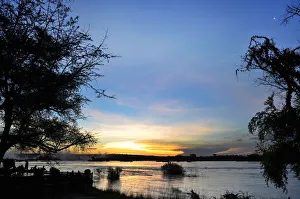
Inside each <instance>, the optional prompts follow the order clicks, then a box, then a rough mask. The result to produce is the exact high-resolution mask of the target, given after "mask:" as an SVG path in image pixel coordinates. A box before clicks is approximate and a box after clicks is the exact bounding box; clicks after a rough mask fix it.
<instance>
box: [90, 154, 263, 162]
mask: <svg viewBox="0 0 300 199" xmlns="http://www.w3.org/2000/svg"><path fill="white" fill-rule="evenodd" d="M260 159H261V156H259V155H257V154H251V155H247V156H242V155H214V156H198V157H197V156H196V155H190V156H145V155H122V154H110V155H105V156H99V157H97V156H92V157H91V159H89V160H88V161H92V162H108V161H123V162H132V161H156V162H195V161H260Z"/></svg>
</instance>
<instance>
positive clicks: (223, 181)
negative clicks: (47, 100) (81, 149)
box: [29, 161, 300, 199]
mask: <svg viewBox="0 0 300 199" xmlns="http://www.w3.org/2000/svg"><path fill="white" fill-rule="evenodd" d="M29 164H30V165H29V167H32V166H34V165H37V166H38V167H41V166H46V168H47V167H49V165H47V163H46V162H30V163H29ZM163 164H164V163H163V162H154V161H139V162H113V161H112V162H87V161H61V162H59V163H58V164H57V165H54V166H55V167H57V168H59V169H60V170H61V171H72V170H74V171H75V172H77V171H78V170H79V171H81V172H82V171H84V170H85V169H91V170H92V171H93V172H94V186H95V187H96V188H99V189H113V190H118V191H120V192H123V193H127V194H143V195H148V194H150V195H152V196H162V195H163V196H168V194H169V193H171V192H172V193H173V194H174V193H181V194H185V193H187V192H189V191H190V190H191V189H193V190H194V191H195V192H197V193H199V194H200V195H205V196H209V197H211V196H217V197H218V196H220V195H221V194H224V193H225V192H226V191H233V192H235V193H236V192H239V191H242V192H244V193H248V194H249V195H253V196H255V197H256V198H268V199H269V198H276V199H277V198H288V197H290V198H291V199H294V198H300V181H298V180H297V179H295V178H293V176H292V175H290V176H289V184H288V186H287V187H288V193H287V194H284V193H283V192H282V190H281V189H276V188H274V187H273V186H272V185H269V187H268V186H267V185H266V183H265V181H264V178H263V177H262V169H261V168H260V164H259V162H234V161H228V162H223V161H222V162H217V161H207V162H180V163H179V164H180V165H181V166H183V167H184V169H185V171H186V175H185V176H184V177H179V178H178V177H177V178H170V177H166V176H164V175H163V174H162V172H161V170H160V167H161V166H162V165H163ZM108 166H113V167H116V166H119V167H122V169H123V171H122V173H121V177H120V180H118V181H115V182H113V183H110V182H109V181H108V180H107V179H106V176H107V167H108ZM96 169H97V170H98V171H101V172H100V173H98V172H97V171H96Z"/></svg>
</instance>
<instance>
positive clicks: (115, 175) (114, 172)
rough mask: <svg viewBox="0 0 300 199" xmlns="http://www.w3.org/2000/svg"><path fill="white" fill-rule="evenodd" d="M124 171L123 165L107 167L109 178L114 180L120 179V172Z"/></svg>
mask: <svg viewBox="0 0 300 199" xmlns="http://www.w3.org/2000/svg"><path fill="white" fill-rule="evenodd" d="M121 172H122V168H121V167H115V168H113V167H108V168H107V173H108V174H107V179H109V180H111V181H114V180H118V179H120V174H121Z"/></svg>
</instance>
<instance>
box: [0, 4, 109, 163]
mask: <svg viewBox="0 0 300 199" xmlns="http://www.w3.org/2000/svg"><path fill="white" fill-rule="evenodd" d="M69 14H70V8H69V7H68V5H67V4H65V3H64V0H62V1H60V0H37V1H36V0H0V127H1V128H0V129H1V130H0V160H1V159H2V158H3V156H4V154H5V153H6V151H7V150H8V149H10V148H16V149H19V150H23V151H29V150H33V151H34V152H40V153H47V154H52V153H55V152H58V151H61V150H64V149H66V148H69V147H71V146H77V147H85V146H88V145H91V144H94V143H96V139H95V138H94V137H93V135H92V134H91V133H89V132H82V130H81V129H80V128H79V127H78V124H77V122H76V121H77V120H78V119H83V118H84V115H83V113H82V106H83V105H84V104H85V103H87V102H88V101H89V100H88V99H87V98H86V96H84V95H82V94H81V93H80V89H81V88H83V87H86V88H89V89H91V90H93V91H94V92H95V93H96V95H97V96H98V97H109V98H113V96H109V95H107V94H106V93H105V90H102V89H98V88H96V87H95V86H94V83H93V82H95V81H96V80H97V78H99V77H102V76H103V75H102V74H100V73H99V68H98V66H99V65H103V63H104V61H108V60H109V59H110V58H112V57H114V56H113V55H110V54H108V53H105V52H104V49H105V48H104V44H103V42H102V43H100V45H97V46H95V45H94V44H93V43H92V39H91V37H90V35H89V33H88V32H86V31H82V30H81V29H80V27H79V26H78V17H71V16H70V15H69Z"/></svg>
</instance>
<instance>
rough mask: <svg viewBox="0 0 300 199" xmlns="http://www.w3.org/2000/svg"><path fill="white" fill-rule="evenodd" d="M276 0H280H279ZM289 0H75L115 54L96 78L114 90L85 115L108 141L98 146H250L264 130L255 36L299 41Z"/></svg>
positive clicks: (171, 149)
mask: <svg viewBox="0 0 300 199" xmlns="http://www.w3.org/2000/svg"><path fill="white" fill-rule="evenodd" d="M271 2H272V3H271ZM289 2H291V1H286V0H273V1H267V0H194V1H193V0H187V1H184V0H180V1H179V0H178V1H177V0H172V1H171V0H164V1H160V0H151V1H150V0H149V1H146V0H145V1H144V0H136V1H131V0H126V1H125V0H119V1H117V0H101V1H100V0H88V1H81V0H74V2H73V3H72V9H73V14H75V15H78V16H79V17H80V25H81V27H82V28H83V29H85V30H89V32H90V33H91V35H92V38H93V39H94V41H95V42H96V43H100V42H101V40H102V39H103V37H104V35H105V32H106V31H107V30H108V38H107V40H106V41H105V44H106V47H107V48H108V49H107V52H112V53H113V54H115V55H120V56H121V57H119V58H115V59H112V60H111V61H110V62H109V63H105V66H101V71H102V73H103V74H104V75H105V77H104V78H101V79H99V81H98V82H97V83H95V85H97V86H98V87H99V88H104V89H106V90H107V92H108V94H112V95H116V99H115V100H111V99H105V98H102V99H96V98H95V95H94V94H93V93H92V92H91V91H90V90H85V89H83V90H82V92H83V93H84V94H85V95H87V96H88V97H89V98H90V99H91V100H92V101H91V103H89V104H88V105H86V106H85V107H84V113H85V114H86V116H87V119H86V120H85V121H79V124H80V125H81V126H82V127H83V129H84V130H89V131H91V132H93V133H95V134H96V136H97V137H98V138H99V140H100V142H99V144H98V146H97V147H96V149H93V150H89V152H90V153H127V154H153V155H177V154H183V153H184V154H185V155H189V154H190V153H196V154H197V155H211V154H213V153H218V154H247V153H251V152H253V151H254V148H255V145H256V144H255V141H256V138H255V137H254V136H250V135H249V134H248V132H247V124H248V122H249V120H250V118H251V117H252V116H253V115H254V114H255V113H256V112H257V111H259V110H261V109H262V108H263V102H264V99H265V98H266V97H267V96H268V95H269V94H270V91H269V89H268V88H263V87H258V86H257V85H255V84H254V81H253V80H254V75H253V74H241V75H239V76H238V78H237V77H236V75H235V70H236V69H237V68H239V66H241V64H242V60H241V56H242V55H243V54H244V53H245V52H246V50H247V46H248V44H249V40H250V37H251V36H253V35H264V36H268V37H272V38H274V40H275V42H276V43H277V44H278V45H279V46H282V47H284V46H290V47H294V46H295V45H297V44H298V42H297V40H298V39H299V37H298V35H299V27H298V26H297V21H291V22H290V23H289V24H288V25H287V26H285V25H281V19H282V17H283V14H284V10H285V6H286V4H287V3H289Z"/></svg>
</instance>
